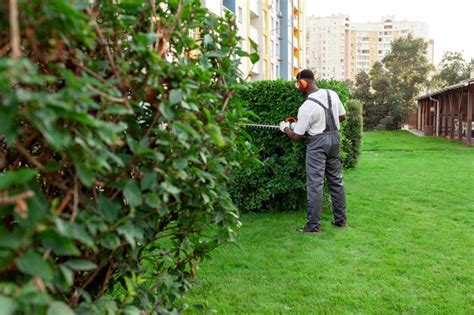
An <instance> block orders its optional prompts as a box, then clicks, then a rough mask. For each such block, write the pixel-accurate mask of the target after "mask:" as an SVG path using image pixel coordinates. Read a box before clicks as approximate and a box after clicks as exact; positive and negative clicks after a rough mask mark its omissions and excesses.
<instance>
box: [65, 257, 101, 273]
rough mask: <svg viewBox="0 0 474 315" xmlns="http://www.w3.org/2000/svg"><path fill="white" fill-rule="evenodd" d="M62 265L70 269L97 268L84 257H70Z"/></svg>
mask: <svg viewBox="0 0 474 315" xmlns="http://www.w3.org/2000/svg"><path fill="white" fill-rule="evenodd" d="M64 266H66V267H69V268H71V269H72V270H81V271H87V270H93V269H96V268H97V265H96V264H94V263H92V262H90V261H88V260H84V259H71V260H68V261H66V262H65V263H64Z"/></svg>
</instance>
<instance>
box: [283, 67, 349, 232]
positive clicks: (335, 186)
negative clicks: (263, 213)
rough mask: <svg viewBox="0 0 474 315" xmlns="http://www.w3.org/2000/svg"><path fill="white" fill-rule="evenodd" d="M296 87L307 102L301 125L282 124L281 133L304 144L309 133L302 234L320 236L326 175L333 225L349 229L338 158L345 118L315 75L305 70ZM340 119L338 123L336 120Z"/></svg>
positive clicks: (300, 114)
mask: <svg viewBox="0 0 474 315" xmlns="http://www.w3.org/2000/svg"><path fill="white" fill-rule="evenodd" d="M296 81H297V83H296V87H297V88H298V90H300V91H301V92H302V93H304V94H305V95H308V98H307V99H306V101H305V102H304V103H303V105H301V107H300V108H299V110H298V122H297V123H296V124H294V125H293V124H292V125H291V126H290V124H289V123H288V122H285V121H282V122H280V130H281V131H283V132H284V133H285V134H287V135H288V136H289V137H290V138H291V139H293V140H301V139H302V138H303V136H304V134H305V133H308V146H307V149H306V176H307V182H306V189H307V196H308V222H307V223H306V225H305V226H304V227H303V228H300V229H298V231H300V232H308V233H318V232H320V221H321V212H322V208H323V184H324V176H325V175H326V179H327V183H328V187H329V192H330V194H331V200H332V207H333V211H334V221H333V225H335V226H336V227H346V226H347V217H346V197H345V193H344V184H343V181H342V174H341V159H340V156H339V149H340V140H339V133H338V130H339V128H340V122H342V121H343V120H344V119H345V118H346V116H345V114H346V112H345V110H344V107H343V106H342V103H341V100H340V99H339V96H338V95H337V93H336V92H334V91H331V90H325V89H318V87H317V86H316V82H315V80H314V74H313V72H311V71H310V70H302V71H301V72H300V73H298V75H297V77H296ZM335 117H337V119H335Z"/></svg>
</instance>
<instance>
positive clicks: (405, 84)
mask: <svg viewBox="0 0 474 315" xmlns="http://www.w3.org/2000/svg"><path fill="white" fill-rule="evenodd" d="M426 49H427V43H425V42H424V40H423V39H421V38H414V37H413V36H412V35H408V36H407V37H402V38H398V39H396V40H394V41H393V42H392V50H391V51H390V52H389V53H388V54H387V55H386V56H385V57H384V59H383V60H382V62H383V65H384V66H385V68H386V69H387V71H388V72H389V76H390V80H391V83H392V87H393V92H394V93H395V94H396V95H397V98H398V97H399V98H400V103H399V106H400V108H398V109H397V110H396V111H397V112H399V113H400V117H398V118H397V119H396V121H394V126H395V128H398V127H400V126H401V123H402V121H403V120H405V119H406V118H408V113H409V110H410V109H412V108H414V107H415V97H416V96H418V95H419V93H420V92H421V91H422V89H423V87H424V86H426V84H427V83H428V74H429V73H430V71H432V70H434V67H433V65H432V64H430V62H429V61H428V58H427V57H426Z"/></svg>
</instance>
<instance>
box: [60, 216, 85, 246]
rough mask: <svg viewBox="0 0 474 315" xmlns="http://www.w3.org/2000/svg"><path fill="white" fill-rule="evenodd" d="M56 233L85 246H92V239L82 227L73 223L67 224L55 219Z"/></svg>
mask: <svg viewBox="0 0 474 315" xmlns="http://www.w3.org/2000/svg"><path fill="white" fill-rule="evenodd" d="M55 223H56V228H57V231H58V232H59V233H60V234H61V235H63V236H65V237H67V238H72V239H75V240H78V241H81V242H82V243H84V244H86V245H87V246H89V247H93V246H94V240H93V239H92V237H91V236H90V235H89V234H88V233H87V231H86V229H85V227H84V226H82V225H79V224H77V223H75V222H67V221H64V220H61V219H59V218H56V220H55Z"/></svg>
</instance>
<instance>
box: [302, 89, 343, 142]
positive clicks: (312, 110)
mask: <svg viewBox="0 0 474 315" xmlns="http://www.w3.org/2000/svg"><path fill="white" fill-rule="evenodd" d="M326 91H329V93H330V95H331V102H332V113H333V115H334V120H335V121H336V126H337V129H338V130H339V128H340V127H341V124H340V123H339V116H342V115H345V114H346V110H345V109H344V106H343V105H342V102H341V100H340V99H339V96H338V95H337V93H336V92H334V91H332V90H325V89H319V90H318V91H316V92H314V93H312V94H310V95H309V96H308V97H311V98H314V99H316V100H318V101H320V102H321V103H322V104H323V105H324V107H326V108H329V104H328V95H327V92H326ZM324 129H326V115H325V114H324V109H322V107H321V106H320V105H318V104H316V103H315V102H313V101H310V100H306V101H305V102H304V103H303V105H301V106H300V109H299V110H298V122H297V124H296V126H295V128H294V130H293V131H294V132H295V133H297V134H299V135H301V136H302V135H304V134H305V133H306V132H308V134H309V135H310V136H314V135H318V134H320V133H323V131H324Z"/></svg>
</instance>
